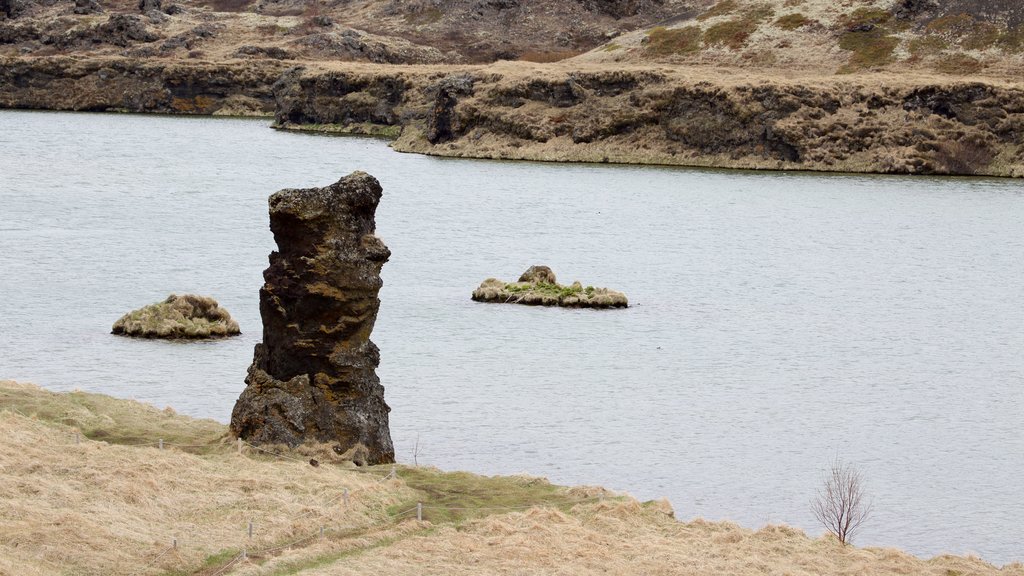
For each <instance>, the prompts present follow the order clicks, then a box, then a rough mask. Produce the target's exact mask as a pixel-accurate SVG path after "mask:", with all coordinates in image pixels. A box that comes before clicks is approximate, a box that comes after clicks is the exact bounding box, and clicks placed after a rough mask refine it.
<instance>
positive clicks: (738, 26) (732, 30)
mask: <svg viewBox="0 0 1024 576" xmlns="http://www.w3.org/2000/svg"><path fill="white" fill-rule="evenodd" d="M756 30H757V22H756V21H754V20H751V19H748V18H741V19H737V20H726V21H725V22H720V23H718V24H715V25H714V26H712V27H710V28H708V29H707V31H706V32H705V33H704V43H705V44H707V45H708V46H728V47H729V48H732V49H733V50H738V49H740V48H742V47H743V44H745V43H746V42H747V38H750V35H751V34H753V33H754V32H755V31H756Z"/></svg>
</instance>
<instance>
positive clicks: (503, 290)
mask: <svg viewBox="0 0 1024 576" xmlns="http://www.w3.org/2000/svg"><path fill="white" fill-rule="evenodd" d="M473 300H475V301H477V302H495V303H501V304H526V305H528V306H561V307H563V308H627V307H628V306H629V301H628V299H627V298H626V295H625V294H623V293H622V292H616V291H615V290H609V289H608V288H594V287H593V286H587V287H584V286H583V285H582V284H580V283H579V282H573V283H572V284H571V285H569V286H563V285H561V284H558V283H556V282H555V273H554V271H552V270H551V268H548V267H547V266H530V268H529V269H527V270H526V272H523V274H522V276H520V277H519V281H518V282H505V281H504V280H498V279H497V278H488V279H487V280H484V281H483V282H482V283H481V284H480V286H479V287H478V288H477V289H476V290H474V291H473Z"/></svg>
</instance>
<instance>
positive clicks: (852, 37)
mask: <svg viewBox="0 0 1024 576" xmlns="http://www.w3.org/2000/svg"><path fill="white" fill-rule="evenodd" d="M898 44H899V39H898V38H896V37H895V36H889V35H888V34H887V32H886V31H885V30H884V29H882V28H874V29H872V30H869V31H863V32H862V31H856V32H846V33H844V34H843V36H842V37H841V38H840V39H839V47H840V48H842V49H843V50H849V51H851V52H853V54H852V55H851V56H850V61H849V62H848V63H847V64H846V65H845V66H843V67H842V68H840V69H839V72H840V73H850V72H854V71H856V70H863V69H866V68H874V67H877V66H884V65H885V64H888V63H889V62H891V61H892V53H893V50H895V49H896V46H897V45H898Z"/></svg>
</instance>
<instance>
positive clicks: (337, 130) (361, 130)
mask: <svg viewBox="0 0 1024 576" xmlns="http://www.w3.org/2000/svg"><path fill="white" fill-rule="evenodd" d="M274 128H277V129H279V130H291V131H294V132H311V133H316V134H337V135H358V136H376V137H379V138H387V139H388V140H394V139H396V138H398V137H399V136H401V135H402V127H401V126H390V125H387V124H373V123H371V122H356V123H352V124H286V125H283V126H282V125H275V126H274Z"/></svg>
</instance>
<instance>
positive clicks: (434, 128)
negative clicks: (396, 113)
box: [427, 74, 473, 144]
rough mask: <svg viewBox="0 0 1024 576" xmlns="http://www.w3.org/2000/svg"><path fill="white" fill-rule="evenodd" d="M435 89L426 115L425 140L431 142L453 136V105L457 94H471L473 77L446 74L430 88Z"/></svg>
mask: <svg viewBox="0 0 1024 576" xmlns="http://www.w3.org/2000/svg"><path fill="white" fill-rule="evenodd" d="M431 90H432V91H435V92H436V94H435V96H434V103H433V106H432V107H431V108H430V113H429V115H428V116H427V140H428V141H429V142H430V143H431V144H437V143H440V142H445V141H448V140H451V139H453V138H454V136H455V134H454V132H453V129H454V130H457V127H454V126H453V119H454V117H455V105H456V104H458V97H459V96H471V95H472V94H473V79H472V78H470V77H469V76H467V75H464V74H463V75H458V76H448V77H447V78H445V79H443V80H441V81H440V82H438V83H437V84H436V85H434V86H433V87H432V88H431Z"/></svg>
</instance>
